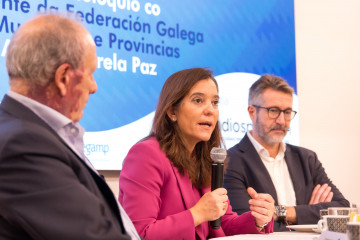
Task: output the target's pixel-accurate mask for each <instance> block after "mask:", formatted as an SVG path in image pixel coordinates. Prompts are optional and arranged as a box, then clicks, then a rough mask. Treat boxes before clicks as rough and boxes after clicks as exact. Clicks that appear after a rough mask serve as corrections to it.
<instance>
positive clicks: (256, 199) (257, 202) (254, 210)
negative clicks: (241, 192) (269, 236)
mask: <svg viewBox="0 0 360 240" xmlns="http://www.w3.org/2000/svg"><path fill="white" fill-rule="evenodd" d="M247 192H248V194H249V195H250V197H251V198H252V199H250V200H249V204H250V210H251V215H253V216H254V218H255V223H256V224H257V225H258V226H261V225H264V224H265V223H268V222H270V221H271V220H272V218H273V215H274V211H275V201H274V199H273V198H272V196H271V195H270V194H267V193H257V192H256V191H255V190H254V189H253V188H251V187H249V188H248V189H247Z"/></svg>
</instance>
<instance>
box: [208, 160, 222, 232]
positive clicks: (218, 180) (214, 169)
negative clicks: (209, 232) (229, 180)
mask: <svg viewBox="0 0 360 240" xmlns="http://www.w3.org/2000/svg"><path fill="white" fill-rule="evenodd" d="M223 185H224V163H223V162H222V163H219V162H213V163H212V166H211V191H213V190H215V189H217V188H221V187H223ZM210 226H211V228H213V229H219V228H220V226H221V217H220V218H218V219H216V220H213V221H210Z"/></svg>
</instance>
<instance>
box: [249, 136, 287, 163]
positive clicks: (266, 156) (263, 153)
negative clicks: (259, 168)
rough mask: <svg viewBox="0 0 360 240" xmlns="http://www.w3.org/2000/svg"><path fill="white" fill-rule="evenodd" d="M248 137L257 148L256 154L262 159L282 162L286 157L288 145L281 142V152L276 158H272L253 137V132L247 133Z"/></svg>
mask: <svg viewBox="0 0 360 240" xmlns="http://www.w3.org/2000/svg"><path fill="white" fill-rule="evenodd" d="M247 136H248V138H249V139H250V142H251V143H252V144H253V146H254V147H255V150H256V152H257V153H258V154H259V155H260V158H261V159H263V160H264V161H268V162H272V161H282V160H283V159H284V156H285V150H286V144H285V143H283V142H281V143H280V148H279V152H278V154H277V155H276V157H275V158H272V157H270V154H269V152H268V150H266V149H265V148H264V147H263V146H262V145H261V144H260V143H259V142H258V141H256V139H255V138H254V137H253V136H252V134H251V130H250V131H248V132H247Z"/></svg>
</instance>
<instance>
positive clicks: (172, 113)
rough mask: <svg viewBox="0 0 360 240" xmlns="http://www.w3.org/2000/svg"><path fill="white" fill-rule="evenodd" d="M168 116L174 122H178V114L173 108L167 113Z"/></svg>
mask: <svg viewBox="0 0 360 240" xmlns="http://www.w3.org/2000/svg"><path fill="white" fill-rule="evenodd" d="M166 114H167V116H168V117H169V118H170V119H171V120H172V121H173V122H175V121H176V113H175V109H174V108H173V107H172V108H170V109H169V110H167V112H166Z"/></svg>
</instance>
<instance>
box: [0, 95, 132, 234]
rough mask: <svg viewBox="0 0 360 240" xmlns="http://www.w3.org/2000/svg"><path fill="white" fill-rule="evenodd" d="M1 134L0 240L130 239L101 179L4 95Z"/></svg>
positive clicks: (16, 103)
mask: <svg viewBox="0 0 360 240" xmlns="http://www.w3.org/2000/svg"><path fill="white" fill-rule="evenodd" d="M0 136H1V137H0V239H62V240H63V239H102V240H104V239H130V237H129V236H128V235H127V234H125V230H124V227H123V224H122V221H121V217H120V213H119V209H118V205H117V202H116V199H115V198H114V196H113V193H112V192H111V190H110V189H109V187H108V186H107V184H106V183H105V181H104V180H103V179H102V178H101V177H100V176H99V175H97V174H96V173H95V172H94V171H93V170H91V169H90V168H88V167H87V166H86V164H85V163H84V162H83V161H82V160H81V159H80V158H79V157H78V156H77V155H76V154H75V153H74V152H73V151H72V150H71V149H70V148H69V147H68V146H67V145H66V144H65V143H64V142H63V141H62V140H61V138H60V137H59V136H58V135H57V134H56V133H55V132H54V131H53V130H52V129H51V128H50V127H49V126H48V125H47V124H46V123H45V122H44V121H42V120H41V119H40V118H39V117H38V116H37V115H35V114H34V113H33V112H32V111H30V110H29V109H28V108H27V107H25V106H24V105H22V104H21V103H19V102H17V101H15V100H14V99H12V98H10V97H8V96H5V97H4V99H3V101H2V102H1V105H0Z"/></svg>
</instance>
